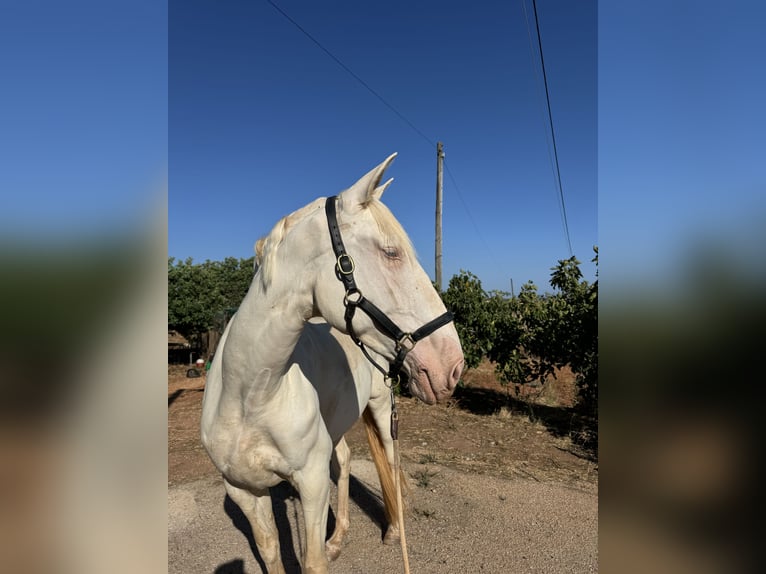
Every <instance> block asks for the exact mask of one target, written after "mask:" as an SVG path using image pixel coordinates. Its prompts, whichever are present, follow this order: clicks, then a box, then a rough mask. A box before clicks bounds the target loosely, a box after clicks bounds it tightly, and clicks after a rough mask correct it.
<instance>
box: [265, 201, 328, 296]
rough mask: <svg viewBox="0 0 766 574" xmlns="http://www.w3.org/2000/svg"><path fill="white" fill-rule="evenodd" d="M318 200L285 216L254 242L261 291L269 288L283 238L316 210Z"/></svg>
mask: <svg viewBox="0 0 766 574" xmlns="http://www.w3.org/2000/svg"><path fill="white" fill-rule="evenodd" d="M319 201H320V200H319V199H317V200H315V201H312V202H311V203H309V204H308V205H305V206H303V207H301V208H300V209H296V210H295V211H293V212H292V213H291V214H289V215H286V216H285V217H283V218H282V219H280V220H279V221H277V223H276V224H275V225H274V227H273V228H272V229H271V231H270V232H269V234H268V235H266V236H264V237H261V238H260V239H259V240H258V241H256V242H255V271H256V272H258V274H259V277H260V280H261V285H262V286H263V290H264V291H265V290H266V289H268V288H269V286H270V285H271V283H272V281H273V279H274V268H275V267H276V264H275V260H276V258H277V251H278V248H279V246H280V245H281V243H282V241H284V238H285V237H286V236H287V234H288V233H289V232H290V230H291V229H292V228H293V227H295V224H296V223H298V222H299V221H301V220H302V219H303V218H304V217H305V216H306V215H307V214H308V213H309V212H311V211H313V210H314V209H316V208H317V205H316V204H317V203H318V202H319Z"/></svg>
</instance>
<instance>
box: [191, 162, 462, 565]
mask: <svg viewBox="0 0 766 574" xmlns="http://www.w3.org/2000/svg"><path fill="white" fill-rule="evenodd" d="M394 157H395V154H394V155H392V156H390V157H389V158H388V159H386V160H385V161H384V162H383V163H382V164H380V165H379V166H378V167H376V168H374V169H373V170H371V171H370V172H369V173H368V174H366V175H365V176H363V177H362V178H361V179H360V180H359V181H358V182H357V183H355V184H354V185H353V186H352V187H351V188H349V189H348V190H346V191H344V192H342V193H341V194H340V195H339V196H338V197H337V198H328V199H325V198H320V199H317V200H315V201H314V202H312V203H310V204H309V205H307V206H305V207H303V208H301V209H299V210H297V211H296V212H294V213H292V214H290V215H289V216H287V217H285V218H283V219H282V220H280V221H279V222H278V223H277V224H276V225H275V227H274V229H272V231H271V233H270V234H269V235H268V236H267V237H266V239H265V242H264V243H263V260H262V262H261V265H260V267H259V269H258V271H257V273H256V274H255V277H254V278H253V282H252V284H251V286H250V290H249V291H248V293H247V295H246V296H245V298H244V300H243V301H242V304H241V305H240V307H239V310H238V311H237V313H236V314H235V315H234V317H233V318H232V319H231V321H230V322H229V325H228V326H227V327H226V330H225V332H224V335H223V337H222V338H221V341H220V343H219V347H218V351H217V352H216V355H215V358H214V361H213V364H212V366H211V369H210V372H209V374H208V379H207V384H206V389H205V396H204V400H203V407H202V421H201V430H202V442H203V444H204V446H205V448H206V449H207V452H208V454H209V455H210V458H211V459H212V461H213V463H214V464H215V465H216V467H217V468H218V469H219V471H220V472H221V473H222V475H223V478H224V485H225V488H226V492H227V493H228V495H229V497H230V498H231V499H232V500H233V501H234V502H236V503H237V505H238V506H239V507H240V508H241V510H242V512H243V513H244V514H245V516H246V517H247V518H248V521H249V522H250V525H251V527H252V530H253V536H254V538H255V542H256V546H257V547H258V552H259V554H260V555H261V558H262V560H263V562H264V563H265V565H266V568H267V571H268V572H269V574H274V573H283V572H284V567H283V565H282V562H281V559H280V548H279V539H278V534H277V531H276V524H275V522H274V516H273V513H272V509H271V499H270V496H269V488H270V487H272V486H275V485H277V484H278V483H279V482H281V481H282V480H287V481H289V482H290V483H291V484H292V485H293V486H294V487H295V489H296V490H297V491H298V493H299V494H300V497H301V503H302V507H303V513H304V522H305V528H306V537H305V540H306V543H305V550H304V555H303V561H302V562H303V571H304V572H308V573H326V572H327V569H328V561H327V554H326V552H325V545H324V534H325V531H326V527H327V516H328V511H329V491H330V480H329V461H330V458H331V456H332V453H333V447H334V445H337V444H340V441H341V439H342V436H343V434H344V433H345V432H346V431H347V430H348V428H350V426H351V424H353V422H354V421H355V420H356V419H357V418H358V416H359V413H360V412H362V411H363V410H364V407H365V405H366V404H367V403H368V402H369V400H370V396H366V397H365V396H359V393H360V391H359V389H360V387H362V388H366V386H365V385H361V386H357V385H353V387H351V386H348V387H343V388H341V387H340V386H339V388H338V390H337V391H336V392H335V393H327V392H323V393H322V395H321V397H320V395H319V394H318V393H317V390H316V388H315V387H314V386H313V385H312V380H317V379H318V378H324V377H326V378H328V379H334V380H336V381H338V382H339V383H338V384H339V385H340V382H342V381H348V380H352V381H353V380H354V375H355V368H357V367H358V366H359V365H358V364H355V363H356V362H357V361H363V360H364V357H363V356H362V354H361V353H356V354H355V355H352V354H350V353H347V352H345V351H344V350H343V345H344V344H348V340H346V339H343V338H340V337H334V336H332V332H330V331H329V329H330V326H332V327H334V328H335V329H338V330H340V331H342V332H343V333H347V334H349V335H351V338H352V339H354V341H356V343H357V344H358V345H359V346H360V347H361V348H362V349H363V350H365V348H369V349H370V350H371V351H372V352H373V353H374V355H377V356H380V357H383V358H385V360H386V361H388V362H389V363H391V365H392V367H391V370H392V372H396V371H397V370H398V368H399V367H401V368H402V369H403V370H404V372H405V373H406V374H407V375H409V381H410V382H409V388H410V391H411V392H412V394H413V395H414V396H416V397H418V398H420V399H421V400H423V401H424V402H426V403H428V404H433V403H435V402H436V401H438V400H442V399H445V398H447V397H449V396H450V395H451V394H452V391H453V389H454V387H455V385H456V383H457V381H458V378H459V376H460V373H461V372H462V369H463V353H462V349H461V347H460V341H459V339H458V336H457V332H456V330H455V328H454V326H453V325H452V324H450V323H449V316H448V315H447V314H445V309H444V305H443V303H442V302H441V299H440V298H439V295H438V294H437V293H436V291H435V290H434V289H433V287H432V285H431V282H430V280H429V278H428V276H427V275H426V273H425V272H424V271H423V269H422V268H421V267H420V265H419V264H418V263H417V260H416V258H415V256H414V252H413V250H412V247H411V245H410V242H409V240H408V238H407V236H406V234H405V232H404V230H403V229H402V228H401V226H400V225H399V223H398V222H397V221H396V219H395V218H394V217H393V215H392V214H391V212H390V211H388V209H387V208H386V207H385V206H384V205H383V204H382V203H381V202H380V196H381V194H382V193H383V191H384V190H385V189H386V187H387V186H388V185H389V184H390V182H391V180H389V181H388V182H386V183H385V184H383V185H381V184H380V182H381V179H382V176H383V173H384V171H385V169H386V168H387V167H388V165H389V164H390V163H391V161H393V158H394ZM328 230H329V233H328ZM328 235H329V239H330V241H328V240H327V239H328ZM339 279H340V281H339ZM357 281H358V282H357ZM373 302H374V303H373ZM357 310H360V311H362V312H363V313H355V312H356V311H357ZM440 314H441V315H440ZM437 316H438V317H437ZM314 317H321V318H323V319H324V320H325V321H326V322H327V325H322V324H316V323H311V322H310V319H312V318H314ZM434 317H437V318H436V319H434ZM400 326H401V328H400ZM322 333H324V334H322ZM328 333H329V334H330V336H327V335H328ZM302 338H305V339H304V340H305V341H306V342H303V343H301V344H300V345H299V344H298V343H299V341H300V340H301V339H302ZM392 339H393V340H392ZM369 388H370V389H371V388H372V385H371V384H370V387H369ZM362 394H365V393H362ZM322 403H324V406H323V404H322ZM323 411H324V412H325V413H330V412H332V413H335V414H334V415H333V416H329V415H328V419H327V420H325V419H324V418H323V416H322V413H323ZM340 450H343V449H342V447H341V449H340ZM346 450H347V447H346ZM341 456H342V453H341ZM341 466H342V465H341ZM339 514H342V513H341V512H339ZM331 543H332V539H331ZM329 550H330V551H331V553H332V549H331V548H330V549H329Z"/></svg>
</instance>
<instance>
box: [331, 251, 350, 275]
mask: <svg viewBox="0 0 766 574" xmlns="http://www.w3.org/2000/svg"><path fill="white" fill-rule="evenodd" d="M344 263H346V266H345V267H344V265H343V264H344ZM335 268H336V269H337V270H338V273H340V274H341V275H351V274H352V273H353V272H354V259H353V258H352V257H351V256H350V255H349V254H348V253H341V254H340V255H338V261H337V262H336V263H335Z"/></svg>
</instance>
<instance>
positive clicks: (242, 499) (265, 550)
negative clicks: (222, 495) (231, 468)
mask: <svg viewBox="0 0 766 574" xmlns="http://www.w3.org/2000/svg"><path fill="white" fill-rule="evenodd" d="M223 483H224V486H225V487H226V493H227V494H228V495H229V498H231V499H232V500H233V501H234V502H235V503H236V504H237V506H239V508H240V509H241V510H242V513H243V514H244V515H245V517H246V518H247V521H248V522H249V523H250V528H252V530H253V537H254V538H255V545H256V546H257V547H258V553H259V554H260V555H261V559H262V560H263V562H264V564H265V565H266V571H267V572H268V574H285V568H284V566H283V565H282V557H281V553H280V549H279V533H278V532H277V524H276V522H275V521H274V513H273V511H272V509H271V496H270V495H269V491H268V489H265V490H263V491H259V492H250V491H248V490H243V489H241V488H238V487H236V486H234V485H232V484H230V483H229V482H228V481H227V480H226V479H224V481H223Z"/></svg>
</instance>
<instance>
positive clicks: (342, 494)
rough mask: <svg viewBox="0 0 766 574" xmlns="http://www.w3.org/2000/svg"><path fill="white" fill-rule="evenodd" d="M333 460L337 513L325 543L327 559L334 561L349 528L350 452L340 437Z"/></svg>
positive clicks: (344, 440)
mask: <svg viewBox="0 0 766 574" xmlns="http://www.w3.org/2000/svg"><path fill="white" fill-rule="evenodd" d="M335 460H336V461H337V463H338V468H339V472H338V512H337V515H336V517H335V532H333V533H332V537H331V538H330V539H329V540H328V541H327V544H326V549H327V557H328V558H329V559H330V560H335V559H336V558H337V557H338V555H339V554H340V549H341V546H342V545H343V538H344V537H345V536H346V532H348V527H349V524H350V522H349V519H348V482H349V475H350V473H351V450H350V449H349V448H348V444H347V443H346V439H345V438H344V437H341V439H340V441H339V442H338V444H337V445H336V446H335Z"/></svg>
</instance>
